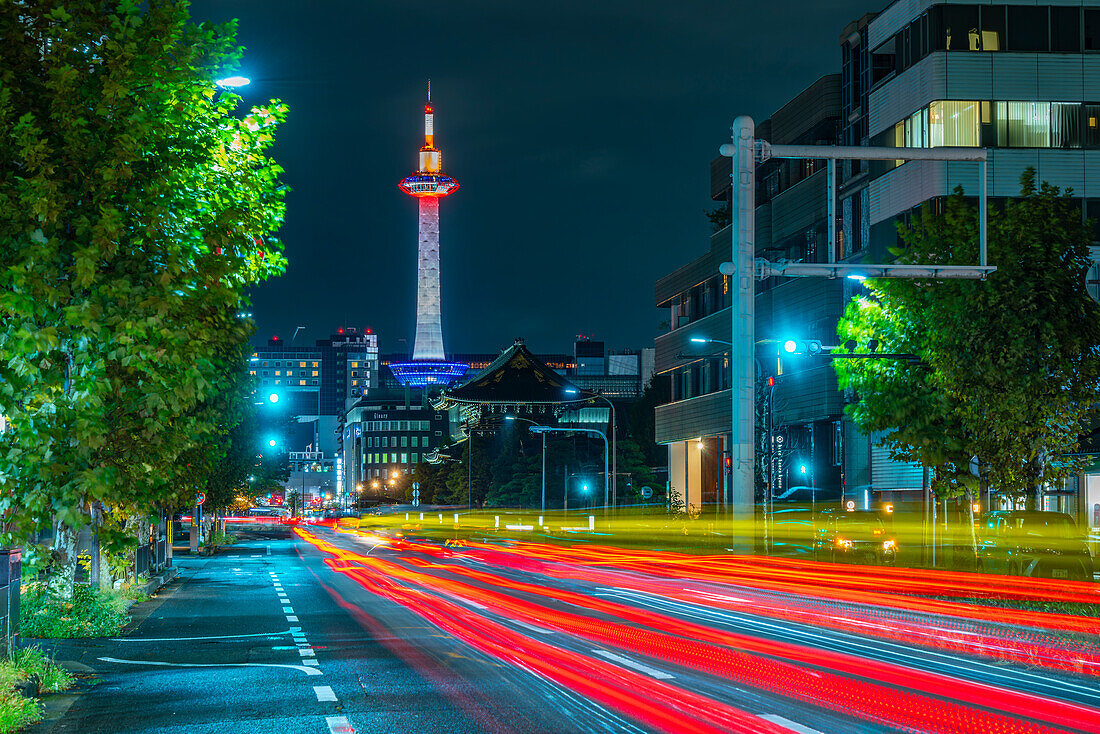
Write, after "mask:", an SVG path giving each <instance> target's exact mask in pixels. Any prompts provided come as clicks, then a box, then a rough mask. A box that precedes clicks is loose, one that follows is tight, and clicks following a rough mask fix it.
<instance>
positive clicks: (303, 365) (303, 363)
mask: <svg viewBox="0 0 1100 734" xmlns="http://www.w3.org/2000/svg"><path fill="white" fill-rule="evenodd" d="M298 366H299V367H305V366H306V363H305V362H299V363H298Z"/></svg>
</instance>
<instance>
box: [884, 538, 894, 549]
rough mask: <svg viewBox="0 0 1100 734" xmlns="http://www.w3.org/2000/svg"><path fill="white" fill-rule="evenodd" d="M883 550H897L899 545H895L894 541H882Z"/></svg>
mask: <svg viewBox="0 0 1100 734" xmlns="http://www.w3.org/2000/svg"><path fill="white" fill-rule="evenodd" d="M882 549H883V550H896V549H897V545H895V544H894V541H892V540H884V541H882Z"/></svg>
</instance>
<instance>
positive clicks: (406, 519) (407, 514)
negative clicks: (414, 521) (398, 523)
mask: <svg viewBox="0 0 1100 734" xmlns="http://www.w3.org/2000/svg"><path fill="white" fill-rule="evenodd" d="M408 521H409V513H407V512H406V513H405V522H408Z"/></svg>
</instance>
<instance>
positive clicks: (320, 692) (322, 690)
mask: <svg viewBox="0 0 1100 734" xmlns="http://www.w3.org/2000/svg"><path fill="white" fill-rule="evenodd" d="M313 692H314V693H316V694H317V700H318V701H335V700H336V694H335V693H333V692H332V688H331V687H329V686H313Z"/></svg>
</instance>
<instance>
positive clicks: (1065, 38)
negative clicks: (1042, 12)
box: [1050, 6, 1081, 54]
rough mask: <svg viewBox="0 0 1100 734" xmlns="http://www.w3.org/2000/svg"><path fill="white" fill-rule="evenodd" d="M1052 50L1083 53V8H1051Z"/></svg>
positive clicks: (1065, 52)
mask: <svg viewBox="0 0 1100 734" xmlns="http://www.w3.org/2000/svg"><path fill="white" fill-rule="evenodd" d="M1050 50H1051V51H1053V52H1054V53H1056V54H1058V53H1062V54H1076V53H1081V8H1066V7H1061V6H1054V7H1052V8H1051V9H1050Z"/></svg>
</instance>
